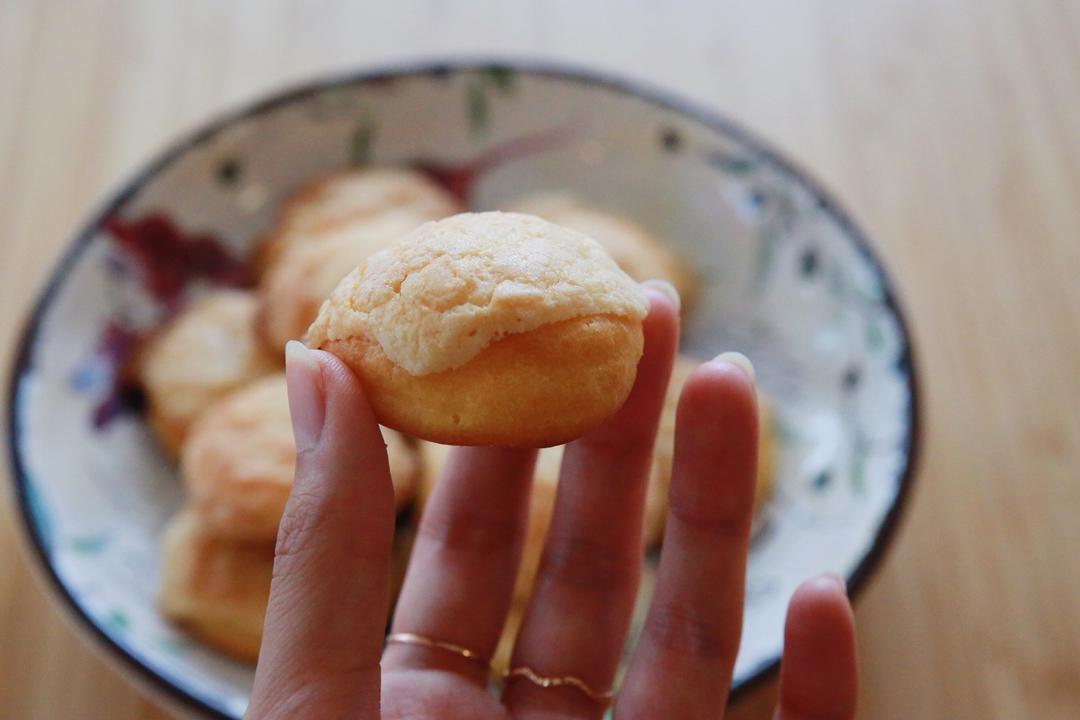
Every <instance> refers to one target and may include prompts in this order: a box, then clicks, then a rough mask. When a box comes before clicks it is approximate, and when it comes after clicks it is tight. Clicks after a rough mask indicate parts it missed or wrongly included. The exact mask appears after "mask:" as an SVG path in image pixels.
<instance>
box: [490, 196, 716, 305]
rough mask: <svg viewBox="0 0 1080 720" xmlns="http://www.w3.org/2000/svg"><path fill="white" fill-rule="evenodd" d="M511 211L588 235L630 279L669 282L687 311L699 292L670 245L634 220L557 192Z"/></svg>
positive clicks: (527, 199)
mask: <svg viewBox="0 0 1080 720" xmlns="http://www.w3.org/2000/svg"><path fill="white" fill-rule="evenodd" d="M508 209H509V210H511V211H513V212H523V213H530V214H532V215H539V216H540V217H542V218H544V219H545V220H549V221H551V222H553V223H557V224H559V225H564V226H566V227H568V228H573V229H574V230H577V231H579V232H583V233H585V234H586V235H588V236H589V237H591V238H593V239H594V240H596V241H597V242H598V243H600V244H601V245H602V246H603V248H604V249H605V250H607V252H608V254H609V255H611V257H612V259H614V260H615V262H616V263H618V265H619V267H621V268H622V269H623V270H625V271H626V274H627V275H629V276H630V277H632V278H634V279H635V280H638V281H645V280H650V279H653V278H659V279H661V280H667V281H668V282H670V283H671V284H672V285H674V286H675V289H676V290H678V291H679V296H680V298H681V299H682V306H683V308H684V309H685V308H688V307H690V305H691V304H692V303H693V299H694V295H695V292H696V290H697V282H696V279H695V277H694V272H693V270H692V269H691V268H690V266H689V265H688V264H687V263H686V262H685V261H684V260H683V259H682V258H681V257H679V256H678V255H677V254H676V253H675V252H674V251H673V250H672V249H671V248H670V247H669V246H668V245H666V244H665V243H663V242H662V241H661V240H660V239H659V238H657V237H656V236H654V235H653V234H651V233H650V232H649V231H648V230H646V229H645V228H644V227H642V226H641V225H640V224H639V223H637V222H635V221H634V220H632V219H630V218H628V217H626V216H624V215H619V214H617V213H613V212H608V211H605V210H600V209H598V208H594V207H591V206H589V205H587V204H585V203H583V202H581V201H579V200H576V199H574V198H572V197H570V196H568V195H562V194H555V193H542V194H538V195H531V196H529V197H525V198H522V199H520V200H518V201H516V202H514V203H512V204H511V205H510V207H509V208H508Z"/></svg>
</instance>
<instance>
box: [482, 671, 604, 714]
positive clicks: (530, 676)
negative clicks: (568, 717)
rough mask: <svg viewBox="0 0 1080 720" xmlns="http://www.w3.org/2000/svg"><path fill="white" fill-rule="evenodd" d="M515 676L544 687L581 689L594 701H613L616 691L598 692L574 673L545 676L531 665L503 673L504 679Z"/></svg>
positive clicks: (510, 678)
mask: <svg viewBox="0 0 1080 720" xmlns="http://www.w3.org/2000/svg"><path fill="white" fill-rule="evenodd" d="M514 678H525V679H526V680H528V681H529V682H531V683H532V684H533V685H536V686H537V687H542V688H553V687H572V688H574V689H575V690H580V691H581V692H583V693H584V694H585V696H586V697H588V698H589V699H590V700H592V701H593V702H598V703H603V704H605V705H607V704H608V703H609V702H611V699H612V698H614V697H615V693H614V692H613V691H611V690H608V691H607V692H597V691H595V690H593V689H592V688H591V687H589V684H588V683H587V682H585V681H584V680H582V679H581V678H576V677H574V676H573V675H566V676H564V677H545V676H544V675H540V674H539V673H537V672H536V671H535V670H533V669H532V668H529V667H524V666H523V667H516V668H514V669H513V670H509V671H508V672H507V673H506V674H505V675H503V679H504V680H513V679H514Z"/></svg>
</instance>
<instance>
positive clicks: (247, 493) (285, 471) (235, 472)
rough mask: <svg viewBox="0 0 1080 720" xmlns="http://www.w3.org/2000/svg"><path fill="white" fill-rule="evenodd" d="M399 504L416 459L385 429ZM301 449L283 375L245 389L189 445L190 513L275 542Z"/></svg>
mask: <svg viewBox="0 0 1080 720" xmlns="http://www.w3.org/2000/svg"><path fill="white" fill-rule="evenodd" d="M383 437H384V438H385V439H386V441H387V455H388V459H389V462H390V475H391V478H392V480H393V482H394V495H395V499H396V502H397V505H398V507H399V508H400V507H402V506H404V505H405V504H406V503H407V502H408V501H409V500H410V499H411V498H412V495H413V492H414V487H415V482H416V471H417V460H416V457H415V450H414V449H413V448H412V447H411V446H410V444H409V443H408V441H406V440H405V438H403V437H401V435H399V434H398V433H396V432H393V431H392V430H384V431H383ZM295 454H296V445H295V443H294V441H293V433H292V424H291V422H290V419H289V400H288V391H287V389H286V385H285V375H284V374H283V373H278V374H275V375H271V376H268V377H265V378H262V379H260V380H256V381H255V382H253V383H251V384H250V385H248V386H246V387H244V388H241V389H240V390H238V391H236V392H234V393H232V394H231V395H229V396H227V397H225V398H223V399H222V400H221V401H219V402H218V403H216V404H215V405H213V406H212V407H211V408H209V409H208V410H207V411H206V413H205V414H204V415H203V416H202V417H201V418H199V421H198V422H197V423H196V424H195V426H194V427H193V428H192V430H191V434H190V435H189V437H188V440H187V442H186V443H185V444H184V448H183V451H182V453H181V458H180V473H181V476H182V477H183V479H184V483H185V485H186V487H187V491H188V497H189V500H190V503H191V505H192V508H193V509H194V511H195V512H196V513H197V514H198V516H199V519H200V521H201V522H202V523H203V524H204V525H205V526H206V527H207V528H209V529H210V530H212V531H213V532H215V533H217V534H219V535H222V536H225V537H230V538H234V539H240V540H272V539H273V538H274V537H276V536H277V528H278V524H279V523H280V522H281V514H282V512H283V511H284V509H285V502H286V500H288V497H289V492H290V490H291V489H292V482H293V473H294V471H295V468H296V458H295Z"/></svg>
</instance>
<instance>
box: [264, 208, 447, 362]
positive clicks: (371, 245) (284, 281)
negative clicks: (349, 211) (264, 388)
mask: <svg viewBox="0 0 1080 720" xmlns="http://www.w3.org/2000/svg"><path fill="white" fill-rule="evenodd" d="M428 219H429V218H425V217H421V216H417V215H412V214H409V213H405V212H399V213H389V214H386V215H383V216H380V217H376V218H372V219H367V220H362V221H356V222H351V223H347V224H345V225H342V226H341V227H338V228H334V229H332V230H325V231H323V232H322V233H320V234H319V236H318V238H317V239H314V240H311V241H308V242H296V243H293V244H291V245H289V246H288V247H286V248H285V249H284V250H283V251H282V252H281V254H280V255H279V257H278V258H277V259H276V260H275V261H274V263H273V265H272V266H271V267H270V268H269V269H268V270H267V271H266V273H265V275H264V276H263V278H262V282H261V283H260V286H259V293H258V295H259V312H258V320H257V325H258V329H259V333H260V335H261V336H262V337H263V339H264V340H265V341H266V343H267V345H269V346H270V347H275V348H280V347H283V346H284V345H285V343H286V342H287V341H289V340H300V339H302V338H303V337H304V333H306V332H307V329H308V326H309V325H311V323H312V321H313V320H315V317H316V316H317V315H318V314H319V306H320V305H322V303H323V301H324V300H326V298H327V297H328V296H329V295H330V293H331V292H333V290H334V288H335V287H337V285H338V283H339V282H341V279H342V278H343V277H345V276H346V275H348V274H349V271H350V270H352V269H353V268H355V267H356V266H357V265H359V264H360V263H361V262H363V261H364V260H366V259H367V258H368V256H370V255H371V254H372V253H374V252H376V251H377V250H381V249H383V248H386V247H389V246H390V245H391V244H393V243H394V242H395V241H397V240H399V239H401V238H402V237H403V236H404V235H406V234H407V233H409V232H410V231H411V230H413V229H415V228H416V227H417V226H418V225H420V224H422V223H424V222H426V221H427V220H428Z"/></svg>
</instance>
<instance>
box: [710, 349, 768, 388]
mask: <svg viewBox="0 0 1080 720" xmlns="http://www.w3.org/2000/svg"><path fill="white" fill-rule="evenodd" d="M713 362H726V363H731V364H732V365H734V366H736V367H737V368H739V369H740V370H742V371H743V372H744V373H746V376H747V377H749V378H750V382H756V381H757V373H756V372H754V363H752V362H750V358H748V357H746V356H745V355H743V354H742V353H738V352H725V353H720V354H719V355H717V356H716V357H715V358H713Z"/></svg>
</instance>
